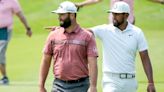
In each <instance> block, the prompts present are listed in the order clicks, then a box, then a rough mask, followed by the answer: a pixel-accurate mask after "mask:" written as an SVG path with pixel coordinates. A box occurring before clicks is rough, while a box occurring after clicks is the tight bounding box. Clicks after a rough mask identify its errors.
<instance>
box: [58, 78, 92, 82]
mask: <svg viewBox="0 0 164 92" xmlns="http://www.w3.org/2000/svg"><path fill="white" fill-rule="evenodd" d="M88 78H89V77H84V78H80V79H77V80H61V79H59V78H56V79H55V80H56V81H59V82H64V83H79V82H83V81H85V80H86V79H88Z"/></svg>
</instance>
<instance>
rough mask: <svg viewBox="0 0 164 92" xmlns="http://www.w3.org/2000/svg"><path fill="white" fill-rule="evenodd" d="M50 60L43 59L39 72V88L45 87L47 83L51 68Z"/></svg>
mask: <svg viewBox="0 0 164 92" xmlns="http://www.w3.org/2000/svg"><path fill="white" fill-rule="evenodd" d="M50 62H51V60H50V59H48V60H47V59H45V58H44V57H43V59H42V62H41V65H40V72H39V86H40V87H44V85H45V81H46V78H47V75H48V72H49V67H50V64H51V63H50Z"/></svg>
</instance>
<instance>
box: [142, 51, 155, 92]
mask: <svg viewBox="0 0 164 92" xmlns="http://www.w3.org/2000/svg"><path fill="white" fill-rule="evenodd" d="M139 54H140V57H141V60H142V65H143V67H144V71H145V73H146V76H147V78H148V87H147V91H148V92H155V86H154V80H153V71H152V66H151V62H150V58H149V55H148V51H147V50H145V51H142V52H139Z"/></svg>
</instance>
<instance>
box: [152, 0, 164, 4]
mask: <svg viewBox="0 0 164 92" xmlns="http://www.w3.org/2000/svg"><path fill="white" fill-rule="evenodd" d="M149 1H152V2H155V3H160V4H164V0H149Z"/></svg>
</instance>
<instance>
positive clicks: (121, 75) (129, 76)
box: [109, 73, 135, 79]
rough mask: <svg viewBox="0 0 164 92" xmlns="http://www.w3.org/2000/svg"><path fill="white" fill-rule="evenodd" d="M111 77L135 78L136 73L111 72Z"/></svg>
mask: <svg viewBox="0 0 164 92" xmlns="http://www.w3.org/2000/svg"><path fill="white" fill-rule="evenodd" d="M109 76H111V77H118V78H120V79H132V78H135V74H130V73H109Z"/></svg>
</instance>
